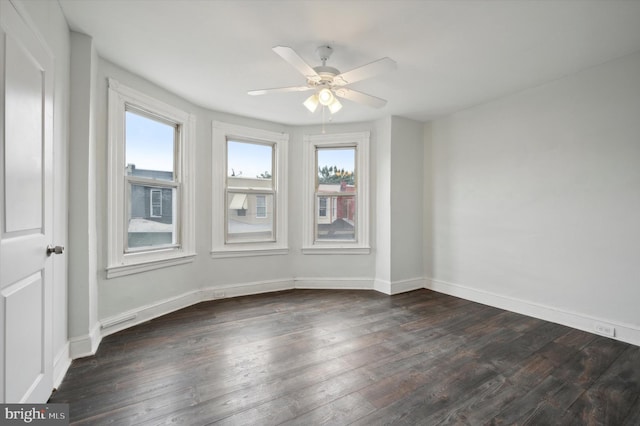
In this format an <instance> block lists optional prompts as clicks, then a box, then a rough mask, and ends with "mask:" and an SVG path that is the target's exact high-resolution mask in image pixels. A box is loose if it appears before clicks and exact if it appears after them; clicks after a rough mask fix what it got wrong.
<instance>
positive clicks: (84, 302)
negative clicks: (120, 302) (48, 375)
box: [67, 32, 98, 357]
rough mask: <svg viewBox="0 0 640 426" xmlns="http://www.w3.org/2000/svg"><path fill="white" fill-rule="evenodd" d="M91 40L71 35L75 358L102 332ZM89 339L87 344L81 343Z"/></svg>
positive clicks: (71, 283)
mask: <svg viewBox="0 0 640 426" xmlns="http://www.w3.org/2000/svg"><path fill="white" fill-rule="evenodd" d="M97 62H98V57H97V53H96V50H95V48H94V46H93V40H92V39H91V37H89V36H87V35H85V34H80V33H77V32H71V81H73V85H72V86H71V92H70V95H71V105H70V106H71V114H70V118H69V124H70V140H69V147H70V149H69V163H70V164H72V165H73V167H72V168H71V169H70V170H69V193H70V195H69V205H70V206H71V208H70V209H69V222H70V223H72V224H73V226H72V227H71V228H70V229H69V247H68V249H67V256H68V259H69V308H68V311H69V335H70V336H71V337H72V338H74V339H72V343H71V348H70V349H71V355H72V356H73V357H79V356H83V355H87V354H90V353H93V352H95V349H96V345H97V338H98V336H97V333H98V329H97V326H98V295H97V278H98V277H97V266H96V260H97V248H98V247H97V245H98V243H97V235H96V195H95V194H96V131H95V120H96V109H97V103H96V96H95V94H96V83H97V68H98V64H97ZM79 336H86V337H87V338H86V339H84V338H83V339H77V337H79Z"/></svg>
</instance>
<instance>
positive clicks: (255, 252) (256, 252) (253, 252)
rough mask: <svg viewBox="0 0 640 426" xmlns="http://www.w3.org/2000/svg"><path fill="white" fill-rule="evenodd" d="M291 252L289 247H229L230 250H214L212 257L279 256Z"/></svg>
mask: <svg viewBox="0 0 640 426" xmlns="http://www.w3.org/2000/svg"><path fill="white" fill-rule="evenodd" d="M284 254H289V249H288V248H287V247H285V248H272V249H264V248H263V249H253V248H246V249H235V250H232V249H228V250H212V251H211V258H213V259H224V258H229V257H251V256H278V255H284Z"/></svg>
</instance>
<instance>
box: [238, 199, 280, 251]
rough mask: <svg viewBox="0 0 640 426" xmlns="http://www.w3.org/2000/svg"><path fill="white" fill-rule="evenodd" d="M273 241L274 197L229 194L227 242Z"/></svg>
mask: <svg viewBox="0 0 640 426" xmlns="http://www.w3.org/2000/svg"><path fill="white" fill-rule="evenodd" d="M273 240H274V234H273V195H272V194H265V195H261V194H247V193H242V192H229V193H228V194H227V242H228V243H237V242H249V241H273Z"/></svg>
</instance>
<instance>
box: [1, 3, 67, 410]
mask: <svg viewBox="0 0 640 426" xmlns="http://www.w3.org/2000/svg"><path fill="white" fill-rule="evenodd" d="M53 81H54V80H53V59H52V55H51V54H50V52H49V50H48V49H47V47H46V46H45V45H44V44H43V43H42V42H41V40H40V38H38V36H37V35H36V34H35V33H34V32H33V31H32V30H31V29H30V28H29V26H28V24H27V23H26V22H25V20H23V19H22V17H21V16H20V14H19V12H18V11H17V10H16V9H15V7H14V6H13V4H12V3H11V2H8V1H0V102H1V104H2V105H3V107H4V108H3V109H2V110H1V111H2V112H1V113H0V140H1V141H2V146H3V148H4V149H3V150H0V200H1V203H2V205H1V206H0V207H1V208H0V343H1V345H0V346H1V348H2V350H0V401H2V402H46V400H47V399H48V397H49V395H50V394H51V389H52V387H53V356H52V352H51V335H52V285H53V282H52V278H53V273H52V267H53V265H52V260H51V258H49V257H48V256H47V253H46V247H47V245H48V244H50V243H53V241H51V238H52V236H53V232H52V229H51V228H52V224H53V222H52V217H53V214H52V213H53V212H52V190H53V185H52V181H53V179H52V176H53V174H52V172H53V169H52V166H53V156H52V154H53V151H52V147H53V140H52V137H53V109H52V108H53Z"/></svg>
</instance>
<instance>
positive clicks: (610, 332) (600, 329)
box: [593, 323, 616, 337]
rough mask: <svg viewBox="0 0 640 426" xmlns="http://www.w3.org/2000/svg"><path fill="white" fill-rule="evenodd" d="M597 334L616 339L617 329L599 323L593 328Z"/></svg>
mask: <svg viewBox="0 0 640 426" xmlns="http://www.w3.org/2000/svg"><path fill="white" fill-rule="evenodd" d="M593 329H594V330H595V332H596V333H598V334H602V335H603V336H607V337H615V336H616V329H615V328H614V327H613V326H612V325H608V324H602V323H597V324H595V325H594V326H593Z"/></svg>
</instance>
